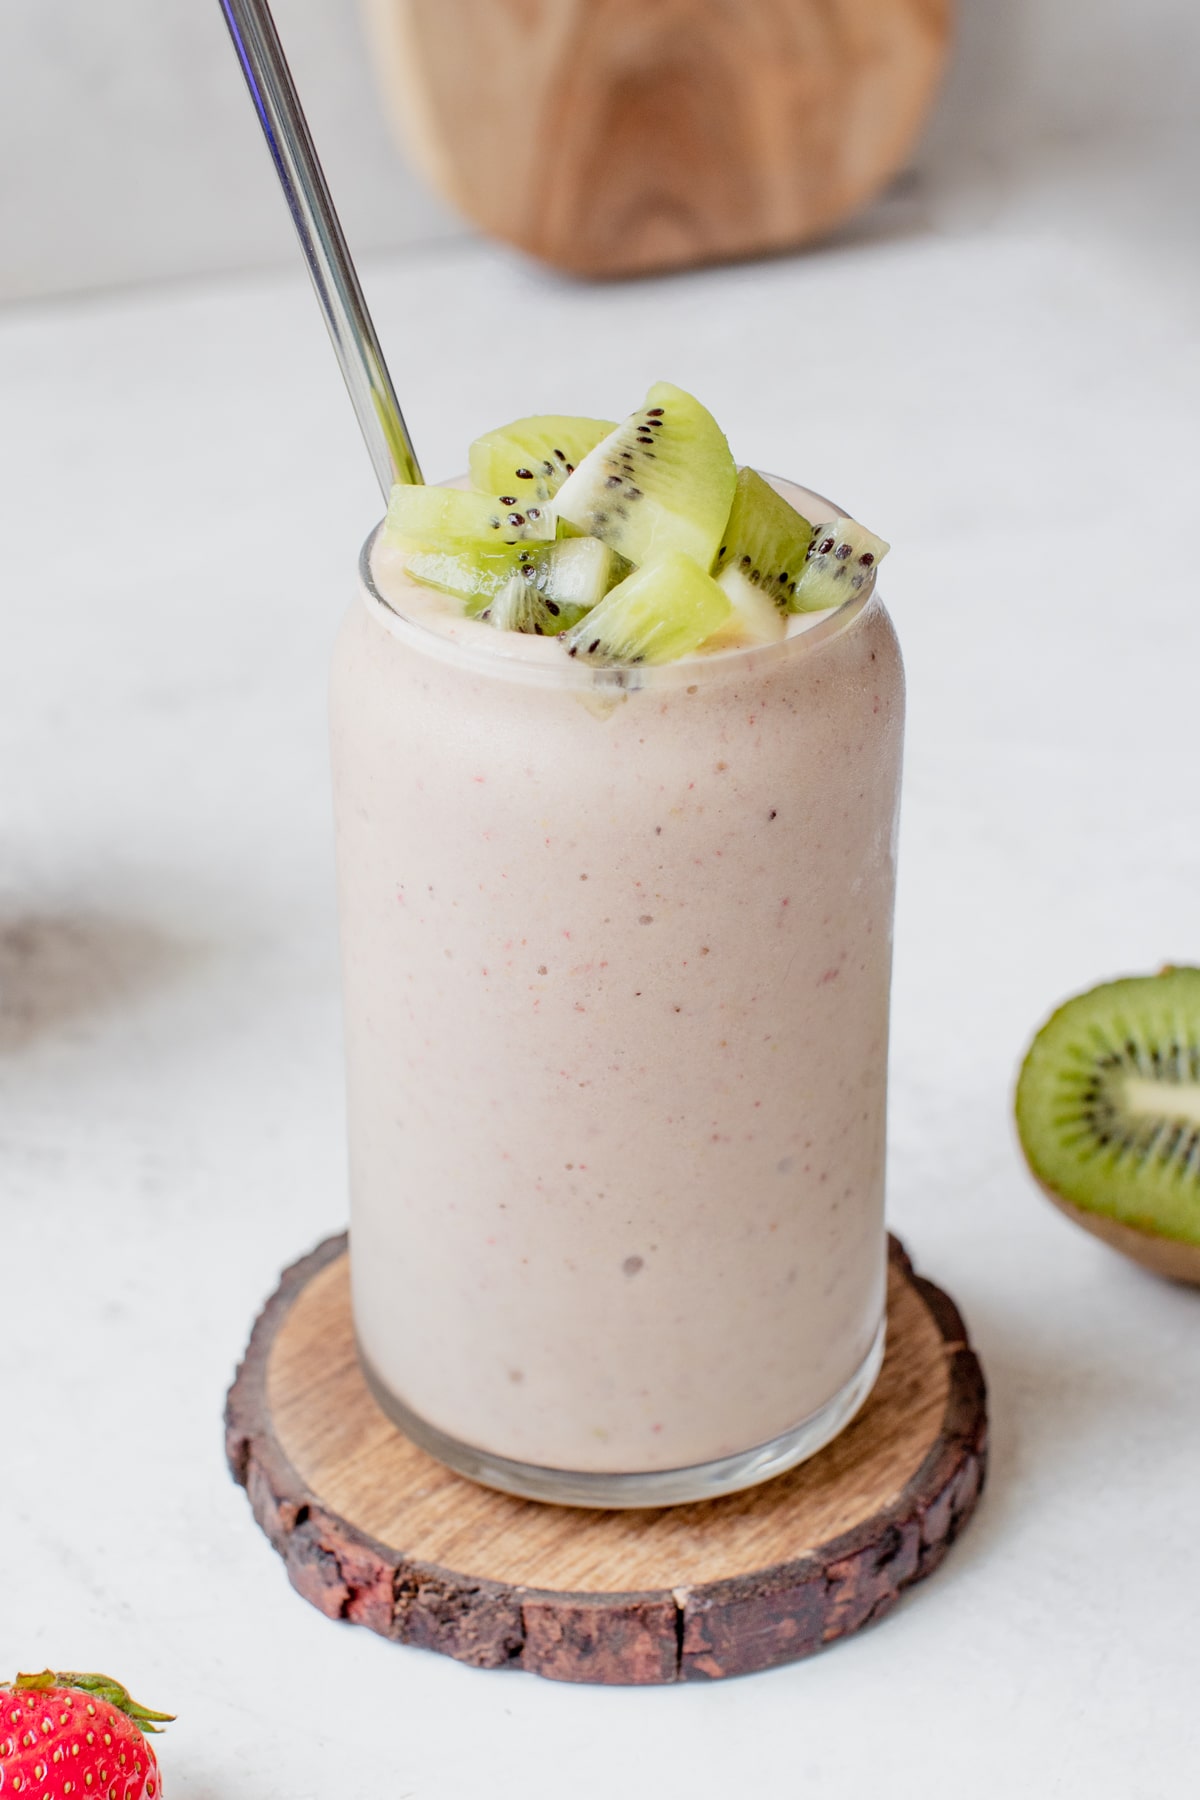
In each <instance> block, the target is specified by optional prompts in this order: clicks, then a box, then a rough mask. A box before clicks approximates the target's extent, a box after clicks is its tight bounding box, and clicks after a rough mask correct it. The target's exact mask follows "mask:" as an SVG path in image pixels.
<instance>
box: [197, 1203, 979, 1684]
mask: <svg viewBox="0 0 1200 1800" xmlns="http://www.w3.org/2000/svg"><path fill="white" fill-rule="evenodd" d="M345 1252H346V1241H345V1238H344V1237H341V1238H331V1239H330V1240H328V1242H326V1243H325V1244H323V1245H321V1246H320V1247H319V1248H318V1249H317V1250H316V1251H314V1252H313V1254H312V1255H311V1256H309V1257H306V1258H305V1259H304V1260H303V1261H302V1262H299V1263H297V1264H295V1265H294V1266H293V1267H292V1268H291V1269H289V1270H288V1271H287V1272H286V1274H285V1275H284V1277H283V1280H282V1282H281V1284H280V1287H279V1289H278V1290H277V1292H276V1293H275V1295H274V1296H273V1297H272V1299H271V1300H270V1301H269V1302H268V1304H267V1306H266V1308H265V1309H264V1311H263V1313H262V1314H261V1316H260V1318H259V1320H258V1322H257V1324H256V1325H255V1328H254V1332H253V1335H252V1337H251V1341H250V1346H249V1348H248V1350H247V1353H246V1357H245V1360H244V1361H243V1363H242V1366H241V1368H240V1369H239V1371H238V1375H237V1379H236V1381H235V1382H234V1385H233V1387H232V1389H231V1390H230V1395H229V1403H228V1408H227V1414H226V1432H227V1452H228V1457H229V1463H230V1468H231V1470H232V1471H233V1474H234V1477H235V1479H237V1480H238V1481H240V1482H241V1483H242V1484H243V1485H244V1486H245V1487H246V1488H247V1491H248V1493H249V1496H250V1501H251V1505H252V1507H253V1509H254V1514H255V1517H256V1518H257V1520H258V1522H259V1524H260V1525H261V1526H262V1528H263V1530H264V1531H265V1532H266V1534H267V1536H268V1537H269V1538H270V1539H271V1542H272V1543H273V1544H274V1545H275V1548H276V1549H277V1550H278V1551H279V1552H280V1554H281V1555H282V1556H283V1557H284V1559H285V1562H286V1564H287V1569H288V1574H289V1576H290V1578H291V1580H292V1583H293V1585H294V1586H295V1587H296V1588H297V1589H298V1590H299V1592H300V1593H301V1594H303V1595H304V1597H305V1598H306V1599H308V1600H310V1601H312V1603H313V1604H314V1605H316V1606H318V1607H319V1608H320V1609H321V1610H322V1611H323V1612H325V1613H326V1614H327V1615H328V1616H329V1617H331V1618H344V1619H349V1620H352V1621H354V1622H356V1623H359V1624H364V1625H367V1626H369V1627H370V1628H371V1629H373V1630H375V1631H378V1632H380V1633H382V1635H384V1636H386V1637H391V1638H394V1639H397V1640H399V1641H401V1642H406V1643H414V1644H420V1645H424V1646H425V1647H427V1648H430V1649H435V1650H440V1651H443V1652H444V1653H446V1654H448V1655H450V1656H455V1657H458V1658H459V1659H460V1660H462V1661H465V1662H470V1663H474V1664H476V1665H477V1666H481V1667H485V1668H498V1667H520V1668H525V1669H529V1670H533V1671H535V1672H537V1673H539V1674H543V1675H549V1676H552V1677H555V1678H557V1679H560V1680H570V1681H594V1682H634V1683H642V1682H666V1681H676V1680H684V1679H696V1678H707V1679H713V1678H717V1677H720V1676H724V1675H734V1674H744V1673H748V1672H750V1671H751V1670H754V1669H758V1668H765V1667H768V1666H770V1665H771V1664H774V1663H779V1662H787V1661H791V1660H793V1659H795V1658H797V1657H800V1656H805V1655H808V1654H809V1653H811V1652H812V1651H813V1650H816V1649H819V1648H820V1647H821V1645H822V1644H825V1643H829V1642H831V1641H832V1640H833V1639H835V1638H838V1637H844V1636H846V1635H847V1634H848V1633H849V1632H852V1631H855V1630H857V1629H858V1628H859V1627H860V1626H862V1625H865V1624H867V1623H869V1622H870V1621H872V1620H874V1619H876V1618H879V1617H880V1616H881V1615H882V1614H883V1613H884V1612H886V1611H887V1610H888V1609H889V1608H890V1607H891V1606H892V1605H894V1603H895V1601H896V1600H897V1598H898V1597H899V1594H900V1592H901V1591H902V1590H903V1589H904V1588H905V1587H907V1586H909V1585H910V1584H911V1583H913V1582H915V1581H919V1580H920V1579H922V1578H923V1577H924V1576H926V1575H928V1574H929V1573H931V1571H932V1570H933V1569H934V1568H935V1567H936V1566H937V1564H938V1563H939V1562H940V1561H941V1559H942V1557H943V1556H944V1554H945V1552H946V1550H947V1548H948V1547H949V1545H950V1544H951V1543H952V1542H953V1540H954V1538H955V1537H956V1536H957V1534H958V1532H959V1531H960V1530H961V1528H962V1526H963V1525H964V1523H965V1522H966V1520H967V1519H968V1518H969V1516H970V1514H971V1512H972V1511H973V1509H974V1506H975V1503H976V1500H977V1499H978V1496H979V1492H980V1489H981V1486H982V1482H983V1476H984V1469H985V1462H986V1439H987V1418H986V1401H985V1390H984V1383H983V1376H982V1372H981V1370H980V1367H979V1363H978V1361H977V1359H976V1357H975V1355H974V1352H973V1351H972V1350H971V1348H970V1346H969V1345H968V1343H967V1339H966V1333H965V1330H964V1327H963V1323H962V1320H961V1318H960V1317H959V1314H958V1312H957V1310H956V1309H955V1307H954V1306H953V1304H952V1303H951V1301H949V1300H948V1299H947V1297H946V1296H945V1295H944V1294H943V1293H942V1292H941V1291H940V1289H938V1288H935V1287H933V1286H932V1284H931V1283H929V1282H926V1281H923V1280H921V1279H920V1278H919V1277H918V1276H916V1275H915V1274H914V1273H913V1270H912V1267H911V1265H910V1264H909V1262H908V1259H907V1257H906V1256H905V1254H904V1252H903V1250H902V1249H901V1248H900V1246H899V1245H898V1244H897V1243H896V1242H895V1240H893V1244H892V1255H891V1264H890V1271H889V1318H888V1350H887V1355H886V1357H885V1360H884V1365H883V1369H882V1371H881V1374H880V1377H879V1381H878V1384H877V1385H876V1388H875V1390H874V1392H873V1394H872V1395H871V1398H870V1399H869V1400H868V1402H867V1404H866V1406H865V1407H864V1408H863V1410H862V1412H861V1413H860V1414H859V1416H858V1418H857V1419H856V1420H855V1421H854V1422H853V1423H852V1424H851V1425H850V1426H849V1427H848V1428H847V1430H846V1431H844V1432H843V1433H842V1434H841V1436H840V1437H838V1438H837V1439H836V1440H835V1441H834V1442H833V1443H832V1444H830V1445H828V1446H827V1447H826V1448H825V1449H824V1450H823V1451H821V1452H820V1453H819V1455H817V1456H816V1457H814V1458H813V1459H812V1460H811V1461H810V1462H808V1463H805V1464H803V1465H801V1467H799V1468H797V1469H793V1470H791V1471H790V1472H788V1473H787V1474H785V1475H781V1476H778V1477H776V1479H775V1480H773V1481H770V1482H767V1483H765V1484H763V1485H762V1486H761V1487H758V1488H753V1489H750V1490H748V1491H746V1492H744V1493H740V1494H733V1495H730V1496H728V1497H727V1498H725V1499H723V1500H710V1501H705V1502H702V1503H698V1504H693V1505H685V1506H676V1507H664V1508H659V1509H656V1510H654V1511H632V1512H629V1511H625V1512H601V1511H590V1510H585V1509H581V1508H574V1507H570V1508H568V1507H555V1506H544V1505H539V1504H537V1503H535V1502H532V1501H525V1500H518V1499H515V1498H513V1497H512V1496H510V1495H507V1494H501V1493H495V1492H492V1491H491V1490H489V1489H486V1488H482V1487H478V1486H476V1485H475V1484H474V1483H472V1482H470V1481H466V1480H464V1479H463V1478H462V1477H460V1476H458V1475H455V1474H453V1473H452V1472H451V1471H450V1470H448V1469H445V1468H443V1467H442V1465H441V1464H439V1463H437V1462H435V1461H433V1460H432V1459H431V1458H430V1457H428V1456H427V1455H425V1453H424V1452H423V1451H421V1450H418V1449H417V1448H416V1447H415V1445H413V1444H411V1443H409V1441H408V1440H407V1439H406V1438H404V1437H403V1436H402V1435H401V1433H400V1432H399V1431H397V1429H396V1428H395V1426H393V1425H392V1424H391V1423H390V1421H389V1420H388V1419H386V1418H385V1417H384V1415H383V1413H382V1412H380V1410H379V1408H378V1407H377V1406H376V1405H375V1402H374V1401H373V1399H372V1398H371V1396H370V1394H369V1393H368V1391H367V1388H366V1384H365V1382H364V1381H363V1377H362V1374H361V1371H360V1369H359V1366H358V1362H357V1358H356V1356H355V1350H354V1339H353V1331H352V1325H351V1318H350V1299H349V1281H348V1261H347V1257H346V1253H345Z"/></svg>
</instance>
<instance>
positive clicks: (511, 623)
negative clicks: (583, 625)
mask: <svg viewBox="0 0 1200 1800" xmlns="http://www.w3.org/2000/svg"><path fill="white" fill-rule="evenodd" d="M585 611H586V609H585V608H584V607H582V606H571V605H569V604H565V603H563V602H562V601H559V600H553V599H551V597H550V595H549V594H547V593H546V592H545V591H544V590H543V589H542V588H540V587H539V586H538V583H537V580H536V577H535V575H534V571H533V570H532V569H528V568H527V569H522V570H520V571H519V572H518V573H517V574H516V575H512V576H510V577H509V579H508V580H507V581H506V582H505V584H504V586H503V587H502V588H501V589H500V592H499V593H498V594H497V595H496V596H495V598H494V599H492V600H489V601H488V603H487V605H486V606H485V607H483V609H482V610H481V611H480V612H479V613H478V614H477V615H476V616H477V617H478V618H480V619H482V620H484V621H486V623H487V624H489V625H494V626H495V627H496V629H497V630H498V631H523V632H527V633H531V634H532V635H533V636H535V637H557V636H558V635H559V633H560V632H563V631H566V630H568V629H569V628H570V627H571V626H572V625H574V624H576V623H577V622H578V621H579V620H580V619H582V618H583V617H584V616H585Z"/></svg>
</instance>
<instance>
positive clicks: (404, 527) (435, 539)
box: [384, 482, 554, 549]
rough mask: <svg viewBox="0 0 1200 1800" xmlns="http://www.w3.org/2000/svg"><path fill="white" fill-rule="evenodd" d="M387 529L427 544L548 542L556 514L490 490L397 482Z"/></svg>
mask: <svg viewBox="0 0 1200 1800" xmlns="http://www.w3.org/2000/svg"><path fill="white" fill-rule="evenodd" d="M384 531H385V534H386V535H387V536H388V537H389V538H392V539H394V540H398V541H400V542H402V543H406V544H412V545H413V546H415V547H419V548H422V549H432V548H442V547H452V546H455V545H461V544H488V543H490V544H520V543H530V542H539V541H540V542H547V541H548V540H549V539H551V538H553V536H554V514H553V513H552V512H551V511H550V510H549V509H548V508H547V507H543V506H524V507H521V506H504V505H502V504H501V502H500V501H499V499H495V498H493V497H492V496H491V495H489V494H471V493H466V492H464V491H463V490H462V489H460V488H443V487H410V486H408V485H407V484H406V483H404V482H397V484H396V486H395V487H394V488H393V489H392V493H391V498H390V499H389V501H388V510H387V519H386V521H385V523H384Z"/></svg>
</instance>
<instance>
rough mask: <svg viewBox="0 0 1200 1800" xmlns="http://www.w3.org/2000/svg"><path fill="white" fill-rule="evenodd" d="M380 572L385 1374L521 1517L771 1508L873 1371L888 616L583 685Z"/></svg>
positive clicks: (365, 1005)
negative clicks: (750, 1495)
mask: <svg viewBox="0 0 1200 1800" xmlns="http://www.w3.org/2000/svg"><path fill="white" fill-rule="evenodd" d="M779 486H780V488H781V491H784V492H785V493H786V494H787V496H788V498H790V499H792V500H793V502H794V504H796V505H797V506H798V507H799V508H800V510H801V511H803V512H806V513H807V514H808V516H810V517H816V518H818V519H820V518H824V517H828V516H830V509H828V508H824V509H823V508H822V506H821V504H820V503H819V502H818V501H817V500H816V499H815V498H814V497H813V496H812V495H810V494H808V493H806V492H805V490H803V489H796V488H792V487H787V486H785V484H783V483H780V484H779ZM370 550H371V546H370V545H368V548H367V551H365V552H364V557H363V564H362V579H361V584H360V591H359V593H358V595H357V597H356V598H355V599H354V601H353V602H352V604H351V608H350V611H349V614H348V615H347V618H346V621H345V623H344V625H343V628H342V631H341V634H340V637H339V639H338V644H337V648H336V652H335V660H334V672H333V687H332V740H333V768H334V798H335V812H336V824H337V842H338V880H339V906H340V917H341V931H342V944H343V974H344V996H345V1020H346V1047H347V1062H348V1108H349V1139H350V1182H351V1238H350V1242H351V1275H352V1287H353V1303H354V1318H355V1328H356V1333H357V1338H358V1344H359V1351H360V1356H361V1360H362V1364H363V1368H364V1370H365V1372H366V1375H367V1379H368V1381H369V1382H370V1385H371V1388H372V1390H373V1392H374V1394H375V1396H376V1398H377V1400H378V1401H379V1403H380V1405H381V1406H382V1407H383V1409H384V1410H385V1411H386V1412H387V1413H388V1414H389V1415H390V1416H391V1417H392V1418H393V1419H394V1420H395V1421H396V1422H397V1423H398V1424H399V1425H400V1427H401V1428H402V1429H403V1430H404V1431H405V1432H406V1433H407V1435H408V1436H410V1437H411V1438H412V1439H414V1440H415V1441H416V1442H417V1443H418V1444H420V1445H422V1446H423V1447H424V1448H425V1449H427V1450H428V1451H430V1452H431V1454H433V1455H434V1456H436V1457H438V1458H439V1459H440V1460H441V1461H442V1462H444V1463H446V1464H448V1465H449V1466H451V1467H452V1468H454V1469H457V1470H459V1471H460V1472H462V1473H463V1474H466V1475H468V1476H471V1477H473V1478H475V1479H476V1480H479V1481H482V1482H485V1483H487V1484H488V1485H490V1486H494V1487H499V1488H503V1489H506V1490H508V1491H510V1492H513V1493H517V1494H523V1495H526V1496H529V1497H531V1498H535V1499H540V1500H548V1501H557V1502H561V1503H569V1504H576V1505H595V1506H654V1505H660V1504H667V1503H673V1502H677V1501H683V1500H694V1499H702V1498H708V1497H710V1496H715V1495H718V1494H722V1493H727V1492H731V1491H733V1490H735V1489H737V1488H742V1487H747V1486H750V1485H752V1484H753V1483H755V1482H758V1481H761V1480H764V1479H766V1478H767V1477H768V1476H770V1475H773V1474H776V1473H778V1472H779V1471H781V1470H783V1469H786V1468H788V1467H790V1466H791V1465H793V1464H794V1463H797V1462H799V1461H801V1460H802V1459H803V1458H805V1457H807V1456H810V1455H811V1454H812V1453H813V1452H814V1451H815V1450H817V1449H818V1448H820V1446H821V1445H822V1444H824V1443H826V1442H828V1440H829V1439H830V1438H831V1437H833V1436H834V1435H835V1434H836V1433H837V1432H838V1431H839V1430H840V1429H841V1428H842V1427H843V1426H844V1425H845V1424H846V1423H847V1422H848V1420H849V1419H850V1418H851V1417H852V1416H853V1415H854V1413H855V1412H856V1411H857V1409H858V1408H859V1406H860V1405H861V1404H862V1402H863V1400H864V1399H865V1397H866V1395H867V1394H868V1393H869V1391H870V1389H871V1386H872V1384H873V1382H874V1380H875V1377H876V1375H877V1373H878V1370H879V1366H880V1362H881V1360H882V1355H883V1340H884V1290H885V1261H886V1242H885V1232H884V1223H883V1187H884V1149H885V1111H886V1076H887V1036H888V992H889V981H890V965H891V929H892V906H893V892H894V879H895V832H896V819H897V807H898V797H899V776H900V752H901V740H902V729H903V674H902V669H901V663H900V657H899V651H898V647H897V644H896V639H895V635H894V633H893V631H892V627H891V624H890V621H889V619H888V617H887V614H886V612H885V611H884V608H883V605H882V603H881V601H880V600H879V598H878V596H877V595H876V594H875V593H874V591H873V590H867V591H864V592H863V593H862V594H860V595H859V596H857V597H855V598H854V599H852V600H850V601H849V602H847V603H846V604H845V605H843V606H842V607H841V608H840V609H839V610H838V611H837V612H835V613H831V614H827V615H823V616H822V617H820V618H819V619H818V620H817V622H816V623H813V624H810V625H808V628H807V629H805V628H803V627H804V623H805V622H804V621H802V620H797V621H793V625H792V630H791V632H790V634H789V636H788V637H787V638H785V639H783V640H781V641H779V642H777V643H772V644H769V645H764V646H761V647H756V648H754V649H741V650H729V651H723V652H720V653H717V654H709V655H705V656H698V657H692V658H687V659H685V660H683V661H680V662H676V663H671V664H666V665H664V666H660V667H642V668H638V669H634V670H628V669H627V670H620V669H596V668H592V667H590V666H588V665H586V664H584V663H583V662H581V661H572V660H571V659H569V658H568V657H567V656H566V655H565V653H564V652H563V650H562V647H561V646H560V645H558V644H556V643H554V642H553V641H551V640H545V639H538V638H528V637H521V636H519V635H517V634H513V633H505V632H499V631H494V630H492V629H491V627H489V626H487V625H482V624H479V623H477V622H475V621H472V620H467V619H464V618H462V617H461V616H459V615H460V613H461V609H460V608H458V607H457V606H456V605H455V604H454V603H452V602H446V601H444V600H443V599H442V598H441V597H439V596H437V595H435V594H431V593H430V591H429V590H427V589H420V588H418V587H417V586H416V585H415V584H411V583H407V582H406V581H405V580H404V579H403V578H400V579H398V580H397V579H392V580H390V581H389V582H387V583H386V584H385V586H386V593H387V599H385V598H384V597H383V593H382V592H381V588H380V586H379V585H378V584H377V581H376V578H375V576H374V575H373V574H372V565H371V561H370ZM380 579H381V580H382V577H380Z"/></svg>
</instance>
